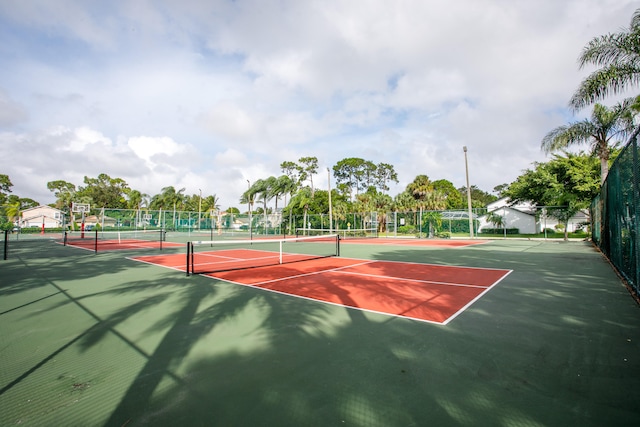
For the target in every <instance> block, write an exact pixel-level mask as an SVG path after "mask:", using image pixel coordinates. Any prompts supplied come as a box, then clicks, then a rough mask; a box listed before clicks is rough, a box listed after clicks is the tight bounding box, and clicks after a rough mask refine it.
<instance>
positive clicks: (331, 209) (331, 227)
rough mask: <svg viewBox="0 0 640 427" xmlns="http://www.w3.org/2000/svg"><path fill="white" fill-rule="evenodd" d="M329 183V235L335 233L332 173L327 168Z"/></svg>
mask: <svg viewBox="0 0 640 427" xmlns="http://www.w3.org/2000/svg"><path fill="white" fill-rule="evenodd" d="M327 176H328V178H329V179H328V182H329V234H331V233H333V207H332V206H331V171H329V168H327Z"/></svg>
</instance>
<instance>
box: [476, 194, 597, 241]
mask: <svg viewBox="0 0 640 427" xmlns="http://www.w3.org/2000/svg"><path fill="white" fill-rule="evenodd" d="M487 210H488V211H489V212H493V213H496V214H498V215H500V216H503V217H504V220H503V222H504V224H505V228H517V229H518V230H519V232H520V233H522V234H536V233H541V232H542V231H543V230H544V229H545V228H547V229H552V230H556V229H557V226H558V224H559V223H560V222H559V221H558V220H557V219H556V218H554V217H552V216H549V215H545V214H544V213H543V212H538V211H537V209H536V208H535V207H534V206H533V205H532V204H531V203H528V202H524V203H518V204H517V205H513V206H509V199H507V198H502V199H499V200H496V201H495V202H493V203H489V204H488V205H487ZM536 213H539V214H540V215H538V217H537V218H536ZM585 222H589V216H588V212H587V211H581V212H578V213H577V214H576V215H574V216H573V217H572V218H571V219H570V220H569V222H568V224H567V229H568V231H569V232H574V231H576V230H578V229H580V228H581V227H582V225H583V224H584V223H585ZM483 228H496V226H495V225H494V224H492V223H489V222H488V221H487V220H486V217H484V216H483V217H481V218H480V227H479V230H482V229H483Z"/></svg>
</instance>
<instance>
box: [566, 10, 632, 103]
mask: <svg viewBox="0 0 640 427" xmlns="http://www.w3.org/2000/svg"><path fill="white" fill-rule="evenodd" d="M579 62H580V67H581V68H582V67H584V66H586V65H595V66H599V67H600V68H599V69H598V70H596V71H594V72H593V73H591V74H590V75H589V76H587V78H586V79H585V80H583V81H582V83H581V84H580V86H579V87H578V90H577V91H576V92H575V93H574V95H573V97H572V98H571V101H570V102H569V104H570V105H571V107H573V108H574V109H575V110H578V109H581V108H584V107H585V106H587V105H589V104H592V103H594V102H596V101H598V100H601V99H603V98H604V97H605V96H607V95H610V94H619V93H621V92H623V91H624V90H626V89H628V88H630V87H632V86H637V85H638V83H640V9H637V10H636V11H635V12H634V13H633V16H632V18H631V25H630V26H629V28H628V29H625V30H623V31H621V32H619V33H613V34H612V33H609V34H606V35H604V36H599V37H596V38H594V39H592V40H591V41H590V42H589V43H588V44H587V45H586V46H585V47H584V49H583V50H582V54H581V55H580V57H579Z"/></svg>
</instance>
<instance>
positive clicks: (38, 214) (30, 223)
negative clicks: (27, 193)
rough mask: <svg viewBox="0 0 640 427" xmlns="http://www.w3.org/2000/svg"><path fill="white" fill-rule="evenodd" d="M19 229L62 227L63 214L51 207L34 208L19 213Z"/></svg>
mask: <svg viewBox="0 0 640 427" xmlns="http://www.w3.org/2000/svg"><path fill="white" fill-rule="evenodd" d="M18 225H19V226H20V227H22V228H26V227H42V226H43V225H44V228H59V227H62V226H63V225H64V213H63V212H62V211H61V210H60V209H56V208H52V207H51V206H44V205H40V206H36V207H35V208H29V209H25V210H23V211H21V212H20V220H19V224H18Z"/></svg>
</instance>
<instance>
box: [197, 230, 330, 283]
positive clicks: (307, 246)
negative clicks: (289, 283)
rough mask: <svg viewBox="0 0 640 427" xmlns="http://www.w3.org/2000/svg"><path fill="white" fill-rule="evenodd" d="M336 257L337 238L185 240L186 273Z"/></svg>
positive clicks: (213, 271)
mask: <svg viewBox="0 0 640 427" xmlns="http://www.w3.org/2000/svg"><path fill="white" fill-rule="evenodd" d="M334 256H340V237H339V236H338V235H337V234H330V235H325V236H312V237H299V238H293V237H290V238H286V239H258V240H256V239H254V240H211V241H191V242H187V263H186V266H187V276H189V275H190V274H204V273H215V272H220V271H230V270H241V269H247V268H256V267H266V266H272V265H278V264H288V263H293V262H300V261H308V260H312V259H317V258H326V257H334Z"/></svg>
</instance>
